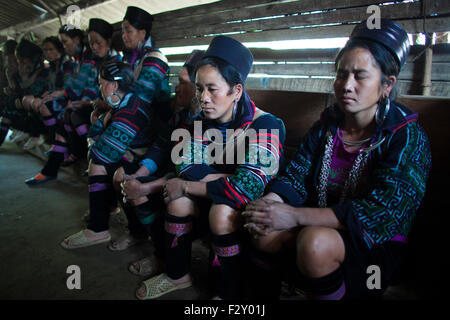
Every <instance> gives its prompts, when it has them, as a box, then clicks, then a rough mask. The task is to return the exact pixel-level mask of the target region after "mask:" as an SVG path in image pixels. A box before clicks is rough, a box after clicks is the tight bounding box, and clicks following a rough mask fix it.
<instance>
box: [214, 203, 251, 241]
mask: <svg viewBox="0 0 450 320" xmlns="http://www.w3.org/2000/svg"><path fill="white" fill-rule="evenodd" d="M242 222H243V221H242V218H241V215H240V211H238V210H236V209H233V208H231V207H230V206H227V205H224V204H217V205H212V206H211V209H210V210H209V227H210V228H211V232H212V233H214V234H217V235H223V234H228V233H231V232H234V231H237V230H238V229H239V228H240V226H241V225H242Z"/></svg>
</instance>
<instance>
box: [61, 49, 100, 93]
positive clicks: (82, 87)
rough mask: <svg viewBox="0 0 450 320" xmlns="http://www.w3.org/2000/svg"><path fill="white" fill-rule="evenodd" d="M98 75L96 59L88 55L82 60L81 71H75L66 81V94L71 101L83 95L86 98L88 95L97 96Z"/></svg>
mask: <svg viewBox="0 0 450 320" xmlns="http://www.w3.org/2000/svg"><path fill="white" fill-rule="evenodd" d="M96 76H97V68H96V65H95V61H94V60H93V59H92V57H91V56H90V55H87V56H86V57H85V59H83V61H82V62H81V65H80V71H79V72H78V73H77V74H75V73H73V74H72V76H71V77H70V78H68V79H67V82H65V83H64V95H65V96H66V97H67V98H68V99H69V100H71V101H76V100H80V99H81V98H82V96H83V95H84V98H85V99H86V97H88V96H96V95H97V92H98V88H96ZM87 92H88V93H87ZM88 100H91V99H88Z"/></svg>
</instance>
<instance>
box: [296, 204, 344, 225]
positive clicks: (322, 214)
mask: <svg viewBox="0 0 450 320" xmlns="http://www.w3.org/2000/svg"><path fill="white" fill-rule="evenodd" d="M292 214H293V215H295V217H296V220H297V224H298V225H300V226H316V227H327V228H332V229H341V230H342V229H345V226H344V225H343V224H342V223H341V222H340V221H339V220H338V218H337V217H336V214H335V213H334V211H333V210H332V209H330V208H295V207H292Z"/></svg>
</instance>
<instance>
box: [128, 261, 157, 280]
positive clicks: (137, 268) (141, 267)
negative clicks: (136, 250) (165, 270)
mask: <svg viewBox="0 0 450 320" xmlns="http://www.w3.org/2000/svg"><path fill="white" fill-rule="evenodd" d="M128 271H130V272H131V273H132V274H135V275H137V276H141V277H151V276H153V275H155V274H157V273H159V272H161V271H162V266H161V264H160V263H159V262H158V260H157V258H156V257H154V256H153V257H145V258H144V259H141V260H139V261H136V262H133V263H130V265H129V266H128Z"/></svg>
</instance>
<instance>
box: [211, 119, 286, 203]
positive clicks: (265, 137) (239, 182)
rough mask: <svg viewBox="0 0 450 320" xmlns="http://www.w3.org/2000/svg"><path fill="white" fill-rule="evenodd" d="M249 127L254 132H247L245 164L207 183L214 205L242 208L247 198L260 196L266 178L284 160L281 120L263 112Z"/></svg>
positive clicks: (273, 172)
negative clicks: (248, 135) (227, 175)
mask: <svg viewBox="0 0 450 320" xmlns="http://www.w3.org/2000/svg"><path fill="white" fill-rule="evenodd" d="M250 128H251V129H253V130H254V132H256V135H255V136H251V135H250V139H249V144H248V150H246V154H245V161H244V163H243V164H238V165H237V168H236V170H235V172H234V174H233V175H232V176H230V177H226V178H221V179H218V180H215V181H211V182H208V183H207V184H206V188H207V191H208V194H209V196H210V197H211V199H212V201H213V202H214V203H215V204H226V205H228V206H230V207H232V208H235V209H237V210H242V209H244V208H245V206H246V205H247V204H248V203H249V202H250V201H253V200H255V199H258V198H259V197H261V196H262V195H263V192H264V189H265V188H266V186H267V184H268V183H269V181H270V180H272V179H273V178H274V177H275V176H276V174H277V173H278V169H279V166H280V163H281V162H282V161H283V159H284V158H283V145H284V140H285V128H284V124H283V121H282V120H280V119H277V118H275V117H274V116H272V115H270V114H266V115H263V116H260V117H259V118H258V119H256V120H255V121H254V122H253V123H252V125H251V127H250ZM255 138H256V139H255Z"/></svg>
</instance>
